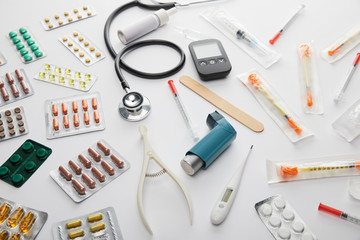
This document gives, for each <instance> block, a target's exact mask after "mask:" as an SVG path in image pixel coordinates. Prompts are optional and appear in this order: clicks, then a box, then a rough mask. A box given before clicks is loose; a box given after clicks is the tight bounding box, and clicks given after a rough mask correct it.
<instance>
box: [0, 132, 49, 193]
mask: <svg viewBox="0 0 360 240" xmlns="http://www.w3.org/2000/svg"><path fill="white" fill-rule="evenodd" d="M51 153H52V150H51V148H48V147H46V146H44V145H42V144H40V143H38V142H35V141H33V140H31V139H28V140H26V141H25V142H24V143H23V144H22V145H21V146H20V147H19V148H18V149H17V150H16V152H14V154H13V155H11V156H10V158H9V159H8V160H7V161H6V162H5V163H4V164H3V165H2V166H1V167H0V179H1V180H3V181H4V182H7V183H9V184H10V185H13V186H14V187H21V186H22V185H23V184H24V183H25V182H26V181H27V180H28V179H29V178H30V177H31V176H32V175H33V174H34V172H35V171H36V170H37V169H38V168H39V167H40V166H41V164H43V163H44V162H45V160H46V159H47V158H48V157H49V156H50V154H51Z"/></svg>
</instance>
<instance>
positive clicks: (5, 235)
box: [0, 230, 10, 240]
mask: <svg viewBox="0 0 360 240" xmlns="http://www.w3.org/2000/svg"><path fill="white" fill-rule="evenodd" d="M9 236H10V233H9V232H8V231H6V230H4V231H2V232H1V233H0V240H8V239H9Z"/></svg>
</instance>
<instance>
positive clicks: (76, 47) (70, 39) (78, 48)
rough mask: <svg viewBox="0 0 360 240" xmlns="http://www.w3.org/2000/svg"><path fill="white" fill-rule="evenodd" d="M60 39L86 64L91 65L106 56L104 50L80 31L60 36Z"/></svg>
mask: <svg viewBox="0 0 360 240" xmlns="http://www.w3.org/2000/svg"><path fill="white" fill-rule="evenodd" d="M59 41H60V42H61V43H62V44H63V45H64V46H65V47H66V48H67V49H68V50H69V51H70V52H72V53H73V54H74V55H75V57H77V59H79V60H80V61H81V62H82V63H83V64H85V66H90V65H92V64H94V63H96V62H98V61H100V60H102V59H104V58H105V56H104V54H103V52H101V51H100V49H99V48H98V47H96V46H95V44H94V43H93V42H92V41H90V40H89V38H88V37H86V36H85V35H84V34H81V33H79V32H78V31H74V32H73V33H72V34H70V35H67V36H64V37H61V38H59Z"/></svg>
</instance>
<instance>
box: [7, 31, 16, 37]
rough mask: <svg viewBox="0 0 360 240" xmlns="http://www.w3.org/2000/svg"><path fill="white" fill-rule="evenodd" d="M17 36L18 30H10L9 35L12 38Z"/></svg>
mask: <svg viewBox="0 0 360 240" xmlns="http://www.w3.org/2000/svg"><path fill="white" fill-rule="evenodd" d="M16 36H17V33H16V32H9V37H10V38H14V37H16Z"/></svg>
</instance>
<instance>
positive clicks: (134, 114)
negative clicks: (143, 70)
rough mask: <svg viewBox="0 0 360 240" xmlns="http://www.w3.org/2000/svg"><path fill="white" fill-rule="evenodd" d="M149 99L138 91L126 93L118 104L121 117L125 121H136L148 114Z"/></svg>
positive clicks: (149, 107)
mask: <svg viewBox="0 0 360 240" xmlns="http://www.w3.org/2000/svg"><path fill="white" fill-rule="evenodd" d="M150 109H151V105H150V101H149V99H148V98H146V97H144V96H143V95H141V94H140V93H138V92H129V93H127V94H126V95H125V96H124V97H123V99H122V101H121V103H120V104H119V112H120V115H121V117H123V118H124V119H125V120H127V121H131V122H136V121H140V120H143V119H144V118H146V117H147V116H148V115H149V112H150Z"/></svg>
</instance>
